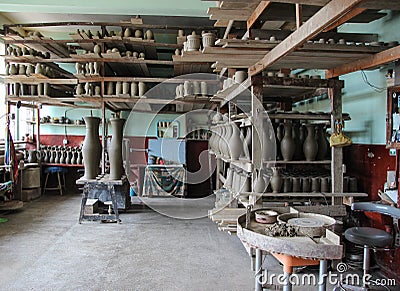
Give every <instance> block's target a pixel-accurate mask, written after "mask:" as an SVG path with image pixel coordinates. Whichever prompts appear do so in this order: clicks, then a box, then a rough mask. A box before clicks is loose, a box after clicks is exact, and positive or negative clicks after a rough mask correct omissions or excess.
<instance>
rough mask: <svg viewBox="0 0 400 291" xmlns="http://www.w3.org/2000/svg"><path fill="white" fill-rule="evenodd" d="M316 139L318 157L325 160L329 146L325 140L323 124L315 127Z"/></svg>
mask: <svg viewBox="0 0 400 291" xmlns="http://www.w3.org/2000/svg"><path fill="white" fill-rule="evenodd" d="M315 139H316V141H317V144H318V152H317V159H318V160H323V159H325V157H326V153H327V152H328V146H327V143H326V140H325V133H324V130H323V126H317V127H316V128H315Z"/></svg>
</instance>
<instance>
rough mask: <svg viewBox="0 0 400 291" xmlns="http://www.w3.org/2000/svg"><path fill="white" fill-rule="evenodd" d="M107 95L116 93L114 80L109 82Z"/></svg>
mask: <svg viewBox="0 0 400 291" xmlns="http://www.w3.org/2000/svg"><path fill="white" fill-rule="evenodd" d="M107 95H114V84H113V82H107Z"/></svg>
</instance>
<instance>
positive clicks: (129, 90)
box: [105, 81, 147, 97]
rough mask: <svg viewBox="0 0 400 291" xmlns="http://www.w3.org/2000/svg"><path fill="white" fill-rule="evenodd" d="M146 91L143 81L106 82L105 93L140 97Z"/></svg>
mask: <svg viewBox="0 0 400 291" xmlns="http://www.w3.org/2000/svg"><path fill="white" fill-rule="evenodd" d="M146 91H147V86H146V83H144V82H120V81H118V82H107V84H106V94H105V95H117V96H118V95H130V96H131V97H138V96H139V97H142V96H144V94H145V93H146Z"/></svg>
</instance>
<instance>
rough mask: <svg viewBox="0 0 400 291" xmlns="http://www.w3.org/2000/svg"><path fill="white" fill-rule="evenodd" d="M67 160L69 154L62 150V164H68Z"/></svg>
mask: <svg viewBox="0 0 400 291" xmlns="http://www.w3.org/2000/svg"><path fill="white" fill-rule="evenodd" d="M66 160H67V152H66V151H65V150H62V151H61V154H60V164H66Z"/></svg>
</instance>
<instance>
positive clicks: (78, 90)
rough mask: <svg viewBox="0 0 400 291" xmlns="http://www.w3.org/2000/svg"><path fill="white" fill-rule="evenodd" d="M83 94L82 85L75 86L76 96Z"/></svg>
mask: <svg viewBox="0 0 400 291" xmlns="http://www.w3.org/2000/svg"><path fill="white" fill-rule="evenodd" d="M82 94H83V86H82V84H78V85H76V95H78V96H80V95H82Z"/></svg>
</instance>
